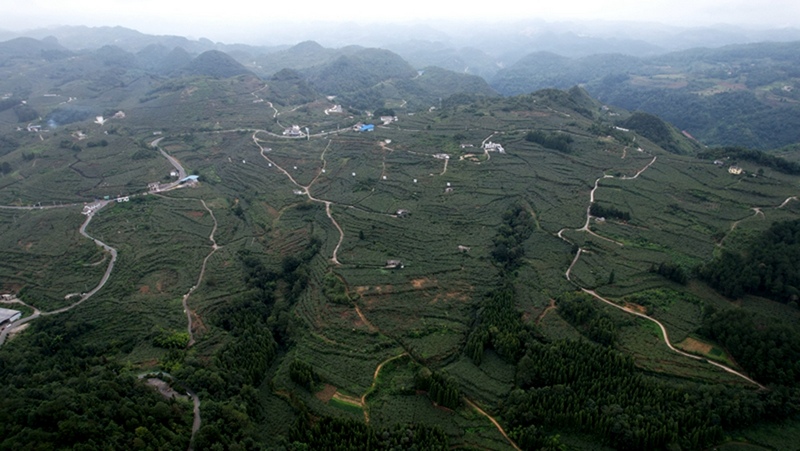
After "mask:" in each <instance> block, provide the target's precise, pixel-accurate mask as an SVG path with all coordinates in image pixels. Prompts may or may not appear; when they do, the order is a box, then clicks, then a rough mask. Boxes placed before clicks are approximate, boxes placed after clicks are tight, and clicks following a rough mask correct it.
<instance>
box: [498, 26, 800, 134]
mask: <svg viewBox="0 0 800 451" xmlns="http://www.w3.org/2000/svg"><path fill="white" fill-rule="evenodd" d="M574 84H584V85H585V87H586V89H587V90H588V91H589V92H590V93H591V94H592V95H593V96H595V97H597V98H598V99H599V100H601V101H603V102H605V103H607V104H609V105H616V106H619V107H622V108H626V109H628V110H641V111H645V112H648V113H651V114H655V115H658V116H660V117H662V118H664V119H665V120H667V121H669V122H671V123H673V124H675V125H676V126H677V127H679V128H680V129H681V130H686V131H688V132H689V133H691V134H692V135H693V136H695V137H696V138H697V139H699V140H700V141H701V142H703V143H704V144H707V145H740V146H747V147H753V148H761V149H767V148H777V147H781V146H784V145H787V144H791V143H795V142H798V141H800V89H798V88H800V44H798V43H797V42H793V43H761V44H747V45H734V46H727V47H722V48H717V49H695V50H687V51H682V52H675V53H669V54H666V55H661V56H657V57H649V58H640V57H632V56H625V55H620V54H607V55H593V56H587V57H582V58H566V57H562V56H558V55H555V54H549V53H534V54H531V55H529V56H527V57H525V58H523V59H521V60H520V61H518V62H517V63H515V64H513V65H511V66H509V67H508V68H506V69H503V70H501V71H500V72H498V74H497V75H496V76H495V77H494V79H493V80H492V81H491V85H492V86H493V87H494V88H495V89H497V90H498V91H499V92H500V93H502V94H504V95H512V94H519V93H524V92H531V91H534V90H536V89H542V88H547V87H556V88H566V87H569V86H572V85H574Z"/></svg>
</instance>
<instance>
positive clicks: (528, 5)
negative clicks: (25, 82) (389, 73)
mask: <svg viewBox="0 0 800 451" xmlns="http://www.w3.org/2000/svg"><path fill="white" fill-rule="evenodd" d="M523 18H537V19H544V20H549V21H562V20H588V19H602V20H637V21H651V22H662V23H667V24H673V25H687V26H690V25H709V24H719V23H729V24H737V25H751V26H758V27H762V26H769V27H786V26H795V27H797V26H800V2H798V1H797V0H761V1H756V0H724V1H721V0H588V1H587V0H547V1H543V0H538V1H537V0H491V1H486V2H480V3H479V2H464V1H463V0H462V1H460V2H450V1H447V2H436V1H430V0H400V1H394V2H388V1H384V2H375V1H363V0H362V1H354V0H338V1H332V0H306V1H303V2H292V1H285V2H276V1H270V0H261V1H259V0H224V1H217V2H214V3H213V4H210V3H209V2H205V1H202V0H69V1H64V0H26V1H17V2H15V1H6V0H4V1H2V2H0V29H6V30H14V31H19V30H23V29H30V28H39V27H44V26H49V25H89V26H101V25H121V26H125V27H129V28H134V29H137V30H139V31H142V32H145V33H153V34H177V35H186V36H192V37H196V38H197V37H208V38H210V39H212V40H215V41H226V42H232V40H237V41H242V42H245V41H247V39H246V37H247V35H248V34H250V33H253V34H261V33H260V32H263V31H264V29H265V28H268V27H269V26H270V25H271V24H275V23H283V24H284V25H285V24H286V23H287V22H292V23H302V21H309V20H315V21H319V20H322V21H354V22H395V21H408V20H414V19H428V20H440V19H449V20H470V21H472V20H481V19H484V20H487V21H492V22H496V21H501V20H508V19H513V20H517V19H523ZM298 26H300V25H298Z"/></svg>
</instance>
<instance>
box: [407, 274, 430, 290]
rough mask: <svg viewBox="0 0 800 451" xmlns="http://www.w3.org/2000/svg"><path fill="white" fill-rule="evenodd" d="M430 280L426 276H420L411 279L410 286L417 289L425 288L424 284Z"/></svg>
mask: <svg viewBox="0 0 800 451" xmlns="http://www.w3.org/2000/svg"><path fill="white" fill-rule="evenodd" d="M428 282H430V279H428V278H427V277H421V278H419V279H414V280H412V281H411V286H412V287H414V288H416V289H417V290H419V289H422V288H425V284H427V283H428Z"/></svg>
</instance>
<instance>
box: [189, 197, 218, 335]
mask: <svg viewBox="0 0 800 451" xmlns="http://www.w3.org/2000/svg"><path fill="white" fill-rule="evenodd" d="M200 203H202V204H203V208H205V209H206V211H208V213H209V214H210V215H211V219H212V220H213V221H214V227H213V228H212V229H211V234H210V235H209V236H208V239H209V240H210V241H211V252H209V253H208V255H206V258H204V259H203V264H202V266H201V267H200V274H199V275H198V276H197V282H196V283H195V284H194V285H192V288H190V289H189V292H188V293H186V294H184V295H183V299H182V300H181V303H182V304H183V311H184V313H186V322H187V330H188V332H189V343H187V344H186V347H187V348H190V347H192V346H193V345H194V343H195V340H194V331H193V327H192V315H193V314H194V312H193V311H192V309H191V308H189V297H190V296H191V295H192V293H194V290H196V289H197V287H199V286H200V283H202V282H203V276H204V275H205V273H206V264H207V263H208V259H209V258H211V256H212V255H214V252H217V249H219V248H220V247H221V246H218V245H217V242H216V240H214V233H216V232H217V226H218V224H217V218H216V216H214V212H213V211H211V209H210V208H208V205H206V201H204V200H203V199H200Z"/></svg>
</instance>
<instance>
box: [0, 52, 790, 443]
mask: <svg viewBox="0 0 800 451" xmlns="http://www.w3.org/2000/svg"><path fill="white" fill-rule="evenodd" d="M306 47H309V45H308V44H307V45H306ZM310 50H313V51H315V52H318V51H320V50H319V49H313V48H312V49H310ZM348 51H349V52H351V53H350V54H349V55H348V58H351V59H348V58H344V59H342V58H338V59H333V63H331V64H333V65H334V66H332V67H327V66H320V67H317V68H315V69H314V70H313V71H309V72H308V73H307V74H305V75H302V76H301V75H300V74H299V73H290V72H282V73H281V72H278V73H280V75H275V76H273V77H272V78H269V77H265V78H264V79H262V78H259V77H258V76H256V75H254V74H253V73H250V72H248V71H246V70H245V71H242V70H241V68H240V67H239V65H238V64H239V63H237V62H236V61H234V60H233V59H232V58H230V57H227V55H225V54H222V55H220V54H210V55H206V56H205V57H203V58H202V59H200V60H199V61H198V60H193V62H192V63H191V64H190V65H189V66H186V68H190V69H191V70H192V71H194V72H191V73H187V72H185V71H186V70H190V69H186V68H185V69H183V70H184V72H180V73H178V74H172V75H166V74H164V73H162V74H155V73H145V72H143V71H142V69H140V68H138V67H134V66H131V67H130V68H129V69H127V70H126V71H111V72H106V73H105V74H104V75H103V77H101V78H100V79H92V80H90V79H83V78H70V77H67V76H65V75H64V74H69V73H71V71H72V70H76V69H74V67H73V66H70V65H69V64H70V63H69V62H68V60H61V59H57V60H56V63H55V64H56V65H57V66H60V67H62V70H61V71H60V72H54V73H53V75H52V76H51V77H50V78H48V77H44V76H40V77H38V78H35V79H31V80H30V81H29V82H28V84H27V85H26V86H27V88H26V90H27V92H26V93H25V95H24V96H23V97H25V99H26V100H25V103H24V104H25V105H28V106H29V107H30V108H33V109H36V110H37V112H38V113H40V114H39V115H38V116H37V118H41V119H37V120H32V121H30V123H31V124H34V123H36V124H40V125H39V126H38V128H35V129H34V130H33V131H30V130H29V129H31V127H21V126H18V125H17V124H18V123H19V121H18V119H19V118H18V117H17V115H18V114H19V111H14V108H9V109H5V110H3V111H0V119H2V120H0V132H1V134H2V137H3V139H4V141H3V143H4V144H2V147H1V148H2V149H3V150H2V151H0V164H3V163H7V164H8V167H9V168H10V170H9V171H8V172H7V173H6V172H5V171H4V174H3V175H2V176H0V204H1V205H2V208H0V246H2V249H3V251H2V253H3V256H4V258H3V259H2V262H0V290H2V292H3V293H6V292H8V293H13V294H14V295H15V296H18V297H19V299H20V303H18V304H13V307H10V308H18V309H20V311H22V314H23V315H22V319H20V320H18V321H16V322H13V323H11V324H9V325H6V326H5V328H4V329H3V331H2V333H0V376H2V380H3V387H4V393H8V395H7V397H6V399H5V400H3V401H2V404H0V412H2V413H0V424H2V425H3V426H2V428H4V429H2V431H3V437H2V439H0V440H2V441H0V443H1V444H2V446H0V447H9V448H14V447H15V445H16V444H19V443H23V442H26V441H28V442H30V441H31V440H34V441H36V442H40V443H60V444H61V445H60V446H66V447H70V446H72V447H77V446H79V444H81V443H90V442H91V443H93V444H95V445H97V446H98V447H106V448H117V449H129V448H151V449H184V448H187V449H198V450H199V449H217V448H219V447H220V446H222V447H223V449H303V448H302V447H303V446H305V447H307V448H311V449H316V448H324V447H326V446H332V445H331V444H334V443H339V444H342V443H348V444H349V445H351V446H359V444H363V443H366V442H367V441H369V443H373V444H375V445H374V446H375V448H376V449H384V448H386V449H389V448H391V447H392V446H394V445H393V444H397V443H401V442H402V443H404V444H406V445H408V446H411V445H414V446H417V447H418V449H445V448H448V449H450V448H465V449H475V448H478V449H542V448H545V449H560V448H561V447H566V448H569V449H597V447H598V446H601V447H605V448H602V449H662V448H669V447H673V448H674V447H680V448H681V449H684V448H685V449H706V448H708V447H711V446H726V445H725V444H726V443H729V442H736V441H747V442H748V443H750V445H749V446H751V447H753V448H755V449H777V448H779V446H780V445H779V443H780V442H779V440H778V439H774V440H773V439H770V438H766V439H765V438H764V433H763V431H764V430H768V428H770V427H773V426H774V425H782V427H785V428H786V429H787V430H791V431H794V430H796V429H797V427H798V422H797V419H796V418H797V415H798V412H797V410H796V405H795V401H796V399H797V396H798V391H797V388H796V385H793V384H792V383H791V382H790V381H796V379H797V377H798V375H800V372H797V368H796V365H794V363H793V362H796V361H797V360H796V359H795V357H796V355H797V353H798V352H800V349H798V348H797V346H796V345H797V333H796V330H797V324H798V322H800V310H798V309H797V300H796V299H795V298H794V297H793V293H794V291H796V289H795V288H793V287H794V285H793V284H794V280H793V279H791V274H793V272H792V271H793V270H792V268H793V266H791V265H792V263H791V262H790V261H789V260H788V259H782V260H780V261H777V262H772V261H768V262H763V263H761V264H759V262H755V263H754V264H753V267H756V268H758V267H762V268H764V267H768V266H769V267H772V266H775V267H776V268H778V267H780V268H788V269H786V271H785V272H778V271H777V270H776V271H775V273H774V274H773V273H770V274H769V275H768V276H763V277H768V278H769V280H768V281H767V282H763V283H756V282H754V279H755V278H757V277H762V275H761V274H754V273H747V274H744V275H742V276H737V277H739V278H740V279H741V280H743V281H744V282H743V286H744V287H745V288H747V289H748V290H749V291H743V292H742V293H741V294H738V295H737V296H735V297H730V298H728V297H725V296H723V295H722V294H720V292H719V291H715V290H714V289H712V287H711V285H710V284H709V282H708V281H709V280H710V278H711V277H716V275H715V274H710V275H709V274H708V273H710V272H711V270H709V269H708V268H709V267H712V268H713V267H714V263H713V262H716V261H718V260H717V259H723V258H734V257H730V256H729V257H726V255H728V254H731V253H735V254H736V255H738V256H739V257H736V258H741V259H745V258H748V257H749V256H752V255H755V252H752V251H751V250H750V248H748V246H749V245H751V244H752V243H762V241H759V240H767V239H772V238H774V239H775V240H781V239H782V240H784V241H777V243H779V244H776V246H778V245H780V243H785V246H794V245H795V243H794V241H793V240H794V234H793V233H790V232H789V231H786V229H787V228H788V230H790V231H791V230H794V229H793V228H792V227H793V226H792V225H791V224H794V222H796V221H797V220H798V214H800V203H798V202H795V200H796V199H797V195H798V181H797V173H796V172H794V169H793V167H792V166H791V165H790V164H788V163H787V162H786V161H785V160H782V159H775V160H766V159H763V160H759V159H757V158H755V157H752V156H749V157H747V158H745V157H746V156H747V155H748V154H746V153H742V152H740V151H737V150H735V149H734V150H728V149H725V148H720V149H710V150H709V149H706V148H705V147H703V146H702V145H701V144H699V143H698V142H697V141H695V140H693V139H690V138H689V137H687V136H686V135H685V134H682V133H681V130H680V129H678V128H676V127H674V126H672V125H670V124H669V123H667V122H664V121H662V120H661V119H659V118H657V117H655V116H652V115H644V114H641V113H631V112H628V111H626V110H623V109H621V108H617V107H613V106H611V107H610V106H609V105H606V104H604V103H602V102H599V101H597V100H595V99H593V98H592V97H591V96H590V95H589V92H588V91H587V90H585V89H583V88H581V87H577V86H576V87H572V88H570V89H567V90H556V89H543V90H538V91H535V92H531V93H527V94H520V95H515V96H509V97H499V96H497V95H495V94H494V93H491V92H489V91H484V90H483V88H480V89H476V90H473V91H472V92H471V93H469V94H466V93H458V92H452V93H447V94H448V95H442V97H440V96H439V95H438V94H439V93H440V92H444V91H436V92H435V93H434V90H433V88H431V86H429V85H428V86H427V87H425V85H418V84H410V81H409V80H414V81H415V83H422V82H423V81H425V79H424V77H423V76H422V75H421V74H417V73H415V71H413V70H412V71H410V72H409V71H408V67H410V66H408V67H406V65H407V64H402V63H403V62H402V60H401V59H399V57H397V58H395V56H393V55H388V54H387V51H366V50H363V49H349V50H348ZM106 52H107V53H111V54H116V55H117V56H119V52H116V51H113V49H106ZM115 52H116V53H115ZM219 53H222V52H219ZM173 56H174V55H173ZM106 57H108V55H106ZM20 58H21V57H20ZM75 58H76V59H81V61H82V64H88V63H91V64H98V67H99V65H101V64H100V63H98V62H97V61H95V60H93V59H92V58H93V57H91V56H90V55H89V54H88V53H87V54H82V55H80V56H79V57H78V56H76V57H75ZM198 58H199V57H198ZM162 62H164V63H165V64H166V60H164V61H162ZM379 63H380V64H379ZM28 64H30V65H32V66H36V67H38V68H39V69H40V70H44V69H48V70H49V69H52V68H51V66H48V65H49V64H51V62H47V61H44V60H39V59H36V60H35V61H30V62H28ZM382 64H383V65H384V66H381V65H382ZM365 66H370V67H371V69H370V70H367V69H364V67H365ZM376 67H384V68H386V67H389V69H387V71H388V72H390V73H391V74H392V76H391V77H385V78H381V77H382V76H378V75H377V74H378V72H376V71H374V70H373V69H374V68H376ZM334 68H338V69H336V70H334ZM354 68H355V69H358V70H356V71H355V72H350V70H351V69H353V70H355V69H354ZM359 68H360V69H359ZM211 69H213V70H211ZM204 71H207V72H204ZM9 73H10V72H9ZM353 73H358V75H359V77H363V79H361V78H358V79H356V78H354V76H352V74H353ZM336 74H340V75H341V74H344V76H343V77H341V78H336V77H335V75H336ZM348 74H351V75H348ZM384 75H385V74H384ZM433 75H436V76H437V77H445V76H447V74H443V73H438V74H433ZM433 75H431V76H433ZM109 77H110V78H109ZM414 77H417V78H414ZM112 79H113V80H117V81H119V83H117V82H113V80H112ZM462 81H463V80H462ZM471 81H473V82H474V81H475V80H471ZM2 83H7V84H6V85H2V86H0V88H2V89H8V90H11V88H10V87H8V86H10V84H11V83H21V82H20V81H19V79H15V80H7V81H5V82H2ZM314 83H316V85H315V86H317V87H319V86H324V85H327V86H331V88H329V89H331V90H335V91H336V92H340V93H341V94H340V95H337V96H333V97H330V98H329V97H326V96H323V95H320V94H319V93H318V92H317V91H315V89H316V88H313V87H312V85H313V84H314ZM448 84H449V83H444V85H448ZM365 86H366V88H365ZM333 87H335V88H333ZM2 89H0V90H2ZM437 89H439V88H437ZM53 92H58V93H59V94H58V95H59V96H60V97H66V98H69V99H74V101H71V102H69V104H68V105H67V104H65V105H66V106H65V105H61V104H57V103H53V102H54V100H53V99H52V98H51V97H50V94H52V93H53ZM387 93H391V94H390V95H389V94H387ZM15 95H16V94H15ZM709 95H711V94H709ZM375 98H379V99H381V100H380V102H379V103H382V105H380V106H379V107H378V108H371V107H370V108H369V109H368V108H365V107H364V106H363V105H367V104H369V102H373V100H374V99H375ZM406 100H408V102H406ZM362 102H364V103H362ZM342 105H344V108H342ZM421 105H425V107H420V106H421ZM17 110H20V108H17ZM116 111H124V115H122V116H117V117H116V118H115V119H109V120H107V121H106V120H98V121H95V120H94V119H93V118H95V117H96V116H98V115H99V114H100V113H103V117H112V116H113V113H115V112H116ZM58 112H60V113H59V114H56V113H58ZM108 113H112V114H108ZM67 116H70V117H71V119H70V120H69V121H63V122H62V123H58V124H57V125H56V126H52V127H51V126H47V125H46V124H47V120H46V118H50V119H53V120H55V119H54V118H58V117H62V118H64V117H67ZM381 116H385V117H388V118H390V119H391V120H385V121H383V120H379V117H381ZM80 117H83V118H82V119H81V118H80ZM73 119H74V120H73ZM18 127H19V129H18ZM704 152H708V155H705V154H704ZM737 152H738V153H737ZM778 158H779V157H778ZM733 168H736V170H732V169H733ZM737 171H738V172H737ZM171 173H172V174H171ZM81 208H84V210H85V211H86V217H85V218H81V217H80V210H81ZM775 224H778V225H780V224H784V225H785V224H790V225H785V226H784V229H780V228H775V227H777V226H776V225H775ZM765 237H766V238H765ZM791 249H794V247H791ZM719 261H721V260H719ZM726 262H727V261H726ZM726 264H727V263H726ZM733 266H737V265H735V264H734V265H733ZM738 266H739V267H744V266H745V265H744V264H741V265H738ZM726 268H727V266H726ZM793 290H794V291H793ZM75 296H79V298H78V299H77V301H76V300H75ZM781 296H783V297H781ZM9 306H11V304H10V305H9ZM726 315H728V316H726ZM737 315H738V316H737ZM729 317H730V318H733V319H732V320H730V321H727V324H745V325H747V324H750V323H746V321H753V323H752V325H751V326H747V327H748V329H747V330H748V331H749V332H751V333H753V334H754V335H752V336H751V342H750V343H737V341H736V339H735V338H734V339H732V338H731V337H732V336H733V335H736V334H735V333H730V332H728V331H726V330H723V329H722V326H721V325H720V324H724V323H726V318H729ZM742 327H745V326H742ZM15 330H16V331H17V332H18V333H14V331H15ZM759 334H762V335H759ZM12 335H13V338H11V337H12ZM776 337H780V338H776ZM761 341H763V342H764V343H771V345H767V346H770V348H769V349H771V351H770V352H756V351H755V349H756V348H755V346H756V345H757V344H758V343H757V342H761ZM758 349H763V348H758ZM760 358H761V360H759V359H760ZM793 365H794V366H793ZM52 368H58V370H57V371H56V370H52ZM756 374H758V376H756ZM765 374H766V375H771V376H768V377H766V379H765V376H764V375H765ZM141 375H149V376H148V377H152V378H157V379H160V380H161V381H162V382H163V383H164V384H167V385H170V386H171V387H172V390H174V392H175V393H179V394H181V396H173V397H167V396H165V395H164V393H171V392H170V391H169V390H167V391H161V392H159V391H157V390H154V389H153V388H152V387H149V386H148V385H147V384H146V383H145V382H143V381H142V380H140V379H142V378H141V377H140V376H141ZM43 393H52V396H51V395H47V396H45V395H44V394H43ZM183 393H188V397H185V396H183V395H182V394H183ZM201 419H202V421H201ZM101 423H102V424H101ZM101 426H102V427H101ZM773 435H774V434H773ZM34 436H35V437H36V438H35V439H32V438H31V437H34ZM752 437H757V439H752V440H751V438H752ZM771 440H773V441H771ZM548 447H549V448H548Z"/></svg>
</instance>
